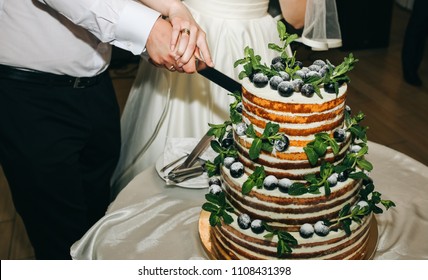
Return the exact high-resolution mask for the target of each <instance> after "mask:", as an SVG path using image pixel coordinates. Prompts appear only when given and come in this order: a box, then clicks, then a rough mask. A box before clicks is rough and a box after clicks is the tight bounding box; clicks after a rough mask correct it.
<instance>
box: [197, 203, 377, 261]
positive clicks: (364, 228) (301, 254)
mask: <svg viewBox="0 0 428 280" xmlns="http://www.w3.org/2000/svg"><path fill="white" fill-rule="evenodd" d="M209 216H210V213H209V212H206V211H202V212H201V215H200V219H199V235H200V238H201V242H202V245H203V246H204V248H205V250H206V252H207V253H208V255H209V256H210V258H212V259H261V260H263V259H371V258H373V255H374V253H375V251H376V246H377V240H378V230H377V222H376V219H375V217H374V216H373V215H371V216H368V217H367V218H366V219H364V220H363V221H362V223H361V224H357V223H353V225H352V226H351V229H352V234H351V235H350V236H347V235H346V234H345V233H344V232H343V231H337V232H334V231H332V232H330V233H329V234H328V235H327V236H325V237H319V236H314V237H312V238H308V239H304V238H301V237H300V236H299V234H298V233H296V232H290V234H292V235H293V236H294V237H295V238H296V239H297V240H298V244H299V245H298V246H296V247H295V248H293V252H292V253H291V254H288V255H287V256H285V257H284V258H278V257H277V255H276V242H275V239H272V240H266V239H265V238H263V236H264V235H265V234H259V235H255V234H253V233H252V232H251V230H248V232H247V230H242V229H239V227H237V225H236V224H234V223H232V224H231V225H223V226H221V227H211V225H210V224H209ZM234 218H235V221H236V217H234ZM235 223H236V222H235Z"/></svg>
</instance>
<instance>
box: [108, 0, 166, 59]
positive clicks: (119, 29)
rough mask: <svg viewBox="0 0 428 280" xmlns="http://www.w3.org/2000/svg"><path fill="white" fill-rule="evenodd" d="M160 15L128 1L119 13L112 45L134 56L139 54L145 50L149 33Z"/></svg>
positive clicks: (139, 4)
mask: <svg viewBox="0 0 428 280" xmlns="http://www.w3.org/2000/svg"><path fill="white" fill-rule="evenodd" d="M160 15H161V14H160V13H159V12H157V11H155V10H152V9H150V8H148V7H146V6H144V5H142V4H141V3H138V2H135V1H129V3H128V4H127V5H126V6H125V8H124V9H123V11H122V12H121V13H120V18H119V21H118V22H117V26H116V36H115V37H116V40H115V41H113V44H114V45H115V46H116V47H119V48H121V49H125V50H128V51H130V52H132V53H133V54H134V55H139V54H141V53H142V52H143V51H144V50H145V47H146V42H147V38H148V37H149V34H150V31H151V30H152V28H153V25H154V24H155V22H156V20H157V19H158V18H159V17H160Z"/></svg>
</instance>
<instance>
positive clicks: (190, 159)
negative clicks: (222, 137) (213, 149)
mask: <svg viewBox="0 0 428 280" xmlns="http://www.w3.org/2000/svg"><path fill="white" fill-rule="evenodd" d="M213 138H214V136H212V135H208V132H207V133H206V134H205V135H204V137H202V138H201V140H199V142H198V144H196V146H195V148H193V150H192V151H191V152H190V154H189V155H188V156H187V158H186V160H185V161H184V162H183V163H182V164H180V165H178V166H177V167H175V168H174V169H172V171H171V172H170V173H172V172H174V171H177V170H181V169H186V168H189V167H192V165H193V164H194V163H195V161H196V160H197V159H198V158H199V156H200V155H201V154H202V153H203V152H204V151H205V150H206V149H207V148H208V146H209V145H210V143H211V140H212V139H213Z"/></svg>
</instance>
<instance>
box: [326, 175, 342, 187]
mask: <svg viewBox="0 0 428 280" xmlns="http://www.w3.org/2000/svg"><path fill="white" fill-rule="evenodd" d="M337 177H339V174H337V173H333V174H331V175H330V176H328V178H327V182H328V183H329V184H330V187H334V186H336V185H337Z"/></svg>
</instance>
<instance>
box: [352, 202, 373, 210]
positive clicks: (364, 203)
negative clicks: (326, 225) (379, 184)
mask: <svg viewBox="0 0 428 280" xmlns="http://www.w3.org/2000/svg"><path fill="white" fill-rule="evenodd" d="M357 206H358V207H360V209H362V208H364V207H366V209H368V208H369V204H368V203H367V201H365V200H360V201H358V203H357V204H355V205H354V206H352V208H351V211H352V210H354V208H355V207H357Z"/></svg>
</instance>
